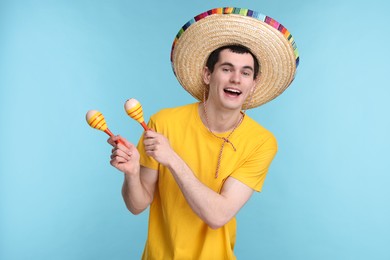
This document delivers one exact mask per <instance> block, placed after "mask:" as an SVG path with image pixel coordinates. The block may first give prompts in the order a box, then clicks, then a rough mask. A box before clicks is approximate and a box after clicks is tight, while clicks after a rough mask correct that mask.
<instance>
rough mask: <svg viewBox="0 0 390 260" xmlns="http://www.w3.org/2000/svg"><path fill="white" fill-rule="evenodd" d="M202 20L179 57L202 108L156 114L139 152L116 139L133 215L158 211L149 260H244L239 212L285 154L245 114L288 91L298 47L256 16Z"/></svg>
mask: <svg viewBox="0 0 390 260" xmlns="http://www.w3.org/2000/svg"><path fill="white" fill-rule="evenodd" d="M195 21H196V22H194V20H192V21H190V23H187V24H186V25H185V26H184V27H183V28H182V30H181V33H180V34H178V36H177V38H176V40H175V42H174V46H173V49H172V56H171V59H172V65H173V69H174V72H175V75H176V77H177V78H178V80H179V82H180V83H181V84H182V86H183V87H184V88H185V89H186V90H187V91H188V92H190V93H191V94H192V95H193V96H194V97H196V98H197V99H198V100H201V101H202V102H198V103H194V104H189V105H185V106H181V107H177V108H171V109H164V110H162V111H160V112H158V113H157V114H155V115H153V116H152V117H151V119H150V121H149V127H150V128H151V129H152V130H150V131H146V132H145V133H144V135H143V138H141V140H140V142H139V144H138V147H135V146H134V145H133V144H131V143H129V142H128V141H126V140H125V139H123V138H121V137H119V136H115V137H112V138H110V139H109V140H108V141H109V143H110V144H111V145H112V146H113V147H114V148H113V150H112V155H111V164H112V165H113V166H114V167H116V168H117V169H119V170H120V171H122V172H123V173H124V175H125V180H124V184H123V188H122V194H123V198H124V201H125V203H126V206H127V208H128V209H129V210H130V211H131V212H132V213H133V214H138V213H140V212H142V211H143V210H145V209H146V208H147V207H148V206H150V216H149V231H148V239H147V242H146V245H145V249H144V254H143V259H235V255H234V251H233V249H234V244H235V237H236V222H235V215H236V214H237V212H238V211H239V210H240V209H241V207H242V206H243V205H244V204H245V203H246V202H247V201H248V199H249V198H250V197H251V195H252V193H253V191H260V190H261V188H262V185H263V182H264V179H265V176H266V173H267V171H268V168H269V166H270V164H271V162H272V160H273V158H274V156H275V154H276V151H277V144H276V140H275V138H274V136H273V135H272V134H271V133H270V132H269V131H267V130H266V129H265V128H263V127H262V126H260V125H259V124H258V123H256V122H255V121H254V120H252V119H251V118H249V117H248V116H246V115H245V112H243V111H242V110H243V109H248V108H253V107H256V106H259V105H261V104H264V103H265V102H268V101H270V100H272V99H273V98H275V97H276V96H278V95H279V94H280V93H281V92H283V90H284V89H286V88H287V87H288V85H289V84H290V83H291V81H292V80H293V77H294V74H295V69H296V65H297V59H296V58H297V55H296V56H295V54H294V47H293V46H294V45H295V44H291V42H290V41H289V39H288V37H287V38H286V37H285V36H284V35H283V34H282V33H281V31H280V30H279V27H278V29H275V28H274V27H273V26H271V25H270V23H267V22H266V21H265V20H262V19H259V17H258V14H257V16H255V15H254V13H253V12H252V11H250V10H246V9H239V8H232V9H230V8H220V9H213V10H210V11H208V12H206V13H203V14H201V15H200V16H197V17H195ZM272 21H274V20H272ZM205 24H207V25H208V26H204V25H205ZM227 24H229V26H226V25H227ZM244 29H245V30H255V31H254V32H251V33H245V32H247V31H245V30H244ZM283 29H284V27H283ZM229 30H230V31H229ZM183 31H184V32H183ZM275 32H276V33H277V34H278V35H277V36H274V35H275ZM202 35H203V36H202ZM215 35H217V36H220V37H215ZM280 35H282V36H280ZM246 37H247V38H251V41H247V40H246V39H245V38H246ZM264 37H265V38H266V40H264ZM290 39H291V37H290ZM194 41H195V42H194ZM221 41H222V42H221ZM262 41H263V42H262ZM268 41H271V42H270V43H268ZM261 44H264V45H266V47H264V46H261V47H258V45H261ZM244 45H245V46H244ZM204 46H206V47H204ZM267 46H268V47H267ZM274 46H277V47H274ZM278 46H279V47H280V46H283V47H282V48H279V47H278ZM278 48H279V50H276V49H278ZM270 60H271V61H270ZM273 60H276V62H274V61H273ZM279 62H281V63H282V64H279ZM260 68H261V69H260ZM292 68H293V69H292ZM279 69H280V71H279ZM259 72H261V73H259ZM119 139H122V140H124V142H125V143H126V146H124V145H121V144H120V143H118V144H117V143H116V142H117V141H118V140H119Z"/></svg>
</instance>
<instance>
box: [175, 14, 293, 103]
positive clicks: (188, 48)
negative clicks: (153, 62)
mask: <svg viewBox="0 0 390 260" xmlns="http://www.w3.org/2000/svg"><path fill="white" fill-rule="evenodd" d="M235 44H238V45H243V46H245V47H247V48H248V49H249V50H251V52H252V53H253V54H254V55H255V56H256V57H257V59H258V60H259V63H260V73H259V76H258V81H257V84H256V88H255V92H254V93H253V95H252V98H251V101H250V102H249V101H248V100H247V101H246V102H245V103H244V105H243V109H249V108H254V107H258V106H260V105H262V104H265V103H267V102H268V101H271V100H272V99H274V98H276V97H277V96H279V95H280V94H282V93H283V91H284V90H285V89H286V88H287V87H288V86H289V85H290V84H291V82H292V81H293V80H294V76H295V73H296V69H297V67H298V64H299V55H298V50H297V47H296V45H295V42H294V39H293V37H292V35H291V34H290V32H289V31H287V29H286V28H285V27H284V26H283V25H281V24H280V23H278V22H277V21H275V20H274V19H272V18H270V17H268V16H265V15H262V14H260V13H258V12H255V11H252V10H248V9H243V8H234V7H224V8H216V9H212V10H209V11H207V12H204V13H202V14H199V15H198V16H196V17H194V18H193V19H191V20H190V21H189V22H187V23H186V24H185V25H184V26H183V27H182V28H181V29H180V31H179V32H178V34H177V35H176V38H175V40H174V42H173V45H172V51H171V62H172V68H173V72H174V73H175V75H176V77H177V79H178V80H179V82H180V84H181V85H182V86H183V88H184V89H185V90H186V91H188V92H189V93H190V94H191V95H192V96H194V97H195V98H196V99H198V100H202V99H203V93H204V88H206V85H205V83H204V82H203V79H202V70H203V68H204V67H205V66H206V61H207V59H208V56H209V55H210V53H211V52H212V51H214V50H215V49H217V48H219V47H221V46H224V45H235Z"/></svg>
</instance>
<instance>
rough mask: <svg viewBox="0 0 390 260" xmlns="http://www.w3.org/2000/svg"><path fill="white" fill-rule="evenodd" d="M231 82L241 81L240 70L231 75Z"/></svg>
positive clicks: (237, 82)
mask: <svg viewBox="0 0 390 260" xmlns="http://www.w3.org/2000/svg"><path fill="white" fill-rule="evenodd" d="M230 82H231V83H235V84H239V83H240V82H241V75H240V72H239V71H233V72H232V74H231V75H230Z"/></svg>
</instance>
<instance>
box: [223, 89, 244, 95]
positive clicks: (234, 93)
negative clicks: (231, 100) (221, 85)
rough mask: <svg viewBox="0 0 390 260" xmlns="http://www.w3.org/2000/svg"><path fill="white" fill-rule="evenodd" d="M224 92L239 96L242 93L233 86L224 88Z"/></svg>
mask: <svg viewBox="0 0 390 260" xmlns="http://www.w3.org/2000/svg"><path fill="white" fill-rule="evenodd" d="M223 91H224V92H225V93H226V94H229V95H234V96H239V95H241V94H242V92H241V91H239V90H238V89H233V88H225V89H224V90H223Z"/></svg>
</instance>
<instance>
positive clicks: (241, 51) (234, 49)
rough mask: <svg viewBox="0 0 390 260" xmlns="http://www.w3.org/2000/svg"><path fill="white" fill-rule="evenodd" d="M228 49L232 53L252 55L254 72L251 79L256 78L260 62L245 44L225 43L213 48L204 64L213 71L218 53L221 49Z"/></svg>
mask: <svg viewBox="0 0 390 260" xmlns="http://www.w3.org/2000/svg"><path fill="white" fill-rule="evenodd" d="M226 49H229V50H231V51H232V52H234V53H239V54H244V53H249V54H250V55H252V57H253V63H254V68H253V69H254V73H253V79H256V78H257V76H258V74H259V72H260V64H259V61H258V59H257V58H256V56H255V55H254V54H253V53H252V52H251V51H250V50H249V49H248V48H247V47H245V46H242V45H225V46H222V47H219V48H218V49H215V50H214V51H213V52H211V54H210V56H209V57H208V59H207V61H206V66H207V68H208V69H209V70H210V72H211V73H212V72H213V71H214V66H215V64H216V63H217V62H218V59H219V53H220V52H221V51H223V50H226Z"/></svg>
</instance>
